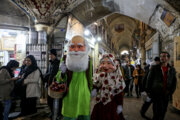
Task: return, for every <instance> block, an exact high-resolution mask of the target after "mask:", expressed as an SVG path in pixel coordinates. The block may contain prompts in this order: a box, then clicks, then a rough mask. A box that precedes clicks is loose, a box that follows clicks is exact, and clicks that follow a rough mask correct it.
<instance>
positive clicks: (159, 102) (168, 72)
mask: <svg viewBox="0 0 180 120" xmlns="http://www.w3.org/2000/svg"><path fill="white" fill-rule="evenodd" d="M169 59H170V55H169V53H168V52H161V54H160V61H161V64H159V65H155V66H153V67H152V68H151V69H150V72H149V75H148V78H147V83H146V90H147V93H148V94H149V95H150V97H151V98H152V102H153V120H163V119H164V117H165V114H166V111H167V107H168V98H169V96H170V95H172V94H173V93H174V91H175V89H176V81H177V80H176V72H175V69H174V68H173V67H172V66H170V65H169V64H168V61H169Z"/></svg>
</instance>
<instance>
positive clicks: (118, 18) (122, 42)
mask: <svg viewBox="0 0 180 120" xmlns="http://www.w3.org/2000/svg"><path fill="white" fill-rule="evenodd" d="M106 20H107V24H108V25H109V28H110V31H111V34H112V35H111V41H112V43H113V44H114V47H115V49H116V50H122V49H123V50H124V49H126V50H128V49H129V48H131V47H132V39H133V38H132V35H133V33H134V30H135V29H137V24H136V20H135V19H132V18H130V17H127V16H124V15H121V14H118V13H114V14H112V15H110V16H108V17H107V18H106ZM117 25H123V26H124V30H123V31H122V32H117V31H116V30H115V27H116V26H117Z"/></svg>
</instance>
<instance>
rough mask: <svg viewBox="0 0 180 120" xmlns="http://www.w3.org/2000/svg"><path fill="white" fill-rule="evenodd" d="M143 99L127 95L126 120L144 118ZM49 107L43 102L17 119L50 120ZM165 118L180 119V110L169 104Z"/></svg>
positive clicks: (150, 111)
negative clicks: (33, 112)
mask: <svg viewBox="0 0 180 120" xmlns="http://www.w3.org/2000/svg"><path fill="white" fill-rule="evenodd" d="M142 103H143V100H142V99H141V98H138V99H137V98H136V97H125V98H124V108H123V113H124V117H125V119H126V120H144V119H143V118H142V117H141V115H140V113H139V111H140V108H141V106H142ZM48 114H49V109H48V107H47V105H45V104H43V105H40V106H39V107H38V113H36V114H34V115H30V116H26V117H21V118H17V119H15V120H50V119H49V118H48ZM146 115H147V116H148V117H150V118H152V116H153V114H152V107H150V108H149V110H148V111H147V113H146ZM165 120H180V112H179V111H176V110H175V109H173V107H172V105H171V104H169V106H168V111H167V114H166V117H165Z"/></svg>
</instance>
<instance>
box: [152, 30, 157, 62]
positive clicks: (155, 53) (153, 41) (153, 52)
mask: <svg viewBox="0 0 180 120" xmlns="http://www.w3.org/2000/svg"><path fill="white" fill-rule="evenodd" d="M153 38H154V39H153V40H152V57H153V59H154V58H155V57H157V56H159V33H156V34H155V35H154V36H153Z"/></svg>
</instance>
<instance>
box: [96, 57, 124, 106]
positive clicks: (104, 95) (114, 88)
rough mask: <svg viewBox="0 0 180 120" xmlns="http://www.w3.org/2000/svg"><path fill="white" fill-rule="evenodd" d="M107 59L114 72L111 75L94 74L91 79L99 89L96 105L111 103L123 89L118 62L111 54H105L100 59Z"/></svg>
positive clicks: (103, 73)
mask: <svg viewBox="0 0 180 120" xmlns="http://www.w3.org/2000/svg"><path fill="white" fill-rule="evenodd" d="M105 57H108V58H109V60H110V61H112V64H113V66H114V67H116V70H115V71H113V72H111V73H105V72H100V73H98V72H97V73H95V75H94V78H93V84H94V86H96V87H97V88H99V90H98V92H97V95H96V104H97V103H99V102H102V103H103V104H104V105H106V104H107V103H109V102H111V101H112V99H113V98H114V96H115V95H117V94H119V93H120V92H122V91H123V89H124V88H125V82H124V79H123V76H122V72H121V70H120V66H119V64H118V61H116V60H115V57H114V56H113V55H112V54H105V55H103V57H102V58H101V60H100V61H102V59H104V58H105Z"/></svg>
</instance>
